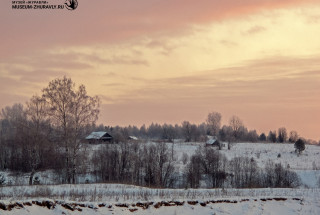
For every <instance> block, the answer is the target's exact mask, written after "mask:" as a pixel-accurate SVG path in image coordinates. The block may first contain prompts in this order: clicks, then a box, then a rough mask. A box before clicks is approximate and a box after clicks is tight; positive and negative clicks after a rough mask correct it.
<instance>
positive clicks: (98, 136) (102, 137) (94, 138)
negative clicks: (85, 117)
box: [86, 131, 112, 143]
mask: <svg viewBox="0 0 320 215" xmlns="http://www.w3.org/2000/svg"><path fill="white" fill-rule="evenodd" d="M86 140H87V141H88V142H89V143H106V142H111V141H112V136H111V135H110V134H108V133H107V132H105V131H98V132H92V133H91V134H90V135H89V136H87V137H86Z"/></svg>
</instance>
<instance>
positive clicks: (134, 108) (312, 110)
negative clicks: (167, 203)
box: [0, 0, 320, 140]
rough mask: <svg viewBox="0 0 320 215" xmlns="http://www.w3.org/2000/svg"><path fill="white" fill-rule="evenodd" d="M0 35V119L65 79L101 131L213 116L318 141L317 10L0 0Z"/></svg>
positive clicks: (177, 2) (275, 0) (266, 1)
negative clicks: (96, 110)
mask: <svg viewBox="0 0 320 215" xmlns="http://www.w3.org/2000/svg"><path fill="white" fill-rule="evenodd" d="M47 2H48V3H49V4H63V3H64V0H47ZM0 29H1V33H0V108H4V107H5V106H8V105H12V104H14V103H25V102H26V101H28V100H29V99H30V98H31V96H32V95H35V94H37V95H40V94H41V89H43V88H44V87H46V86H47V85H48V83H49V81H51V80H53V79H55V78H61V77H63V76H67V77H71V78H72V80H73V81H74V82H75V83H76V84H78V85H79V84H84V85H85V86H86V88H87V91H88V94H89V95H92V96H93V95H98V96H99V97H100V98H101V107H100V110H101V113H100V116H99V121H98V123H103V124H105V125H138V126H141V125H142V124H146V125H148V124H150V123H152V122H157V123H174V124H175V123H177V124H180V123H181V122H182V121H184V120H187V121H190V122H192V123H202V122H205V120H206V117H207V115H208V113H209V112H212V111H216V112H220V113H221V114H222V123H223V124H227V123H228V120H229V118H230V117H231V116H232V115H237V116H238V117H240V118H241V119H242V120H243V122H244V124H245V126H247V127H248V128H249V129H256V130H257V131H258V132H259V133H260V132H265V133H268V132H269V131H270V130H277V129H278V128H280V127H286V128H287V130H288V132H289V131H290V130H296V131H297V132H298V134H300V135H301V136H303V137H306V138H312V139H315V140H319V139H320V39H319V38H320V0H304V1H301V0H281V1H279V0H242V1H240V0H225V1H220V0H202V1H194V0H104V1H94V2H93V1H90V0H78V8H76V9H75V10H73V11H69V10H66V9H63V10H49V9H42V10H40V9H38V10H37V9H34V10H28V9H12V1H11V0H2V1H1V2H0Z"/></svg>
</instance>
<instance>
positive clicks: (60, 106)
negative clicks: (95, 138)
mask: <svg viewBox="0 0 320 215" xmlns="http://www.w3.org/2000/svg"><path fill="white" fill-rule="evenodd" d="M42 91H43V98H44V99H45V100H46V102H47V105H48V106H49V111H48V113H49V116H50V118H51V120H52V122H53V123H54V124H55V126H56V127H57V128H58V129H59V130H60V139H61V141H62V143H63V146H64V149H65V169H66V179H67V182H68V183H71V181H72V182H73V183H75V172H76V166H75V164H76V162H75V159H76V158H77V155H78V152H79V149H80V145H81V139H82V138H83V133H82V132H83V129H84V127H85V126H86V125H88V124H91V123H94V122H95V121H96V120H97V119H98V114H99V104H100V101H99V98H98V97H97V96H95V97H91V96H88V95H87V92H86V90H85V86H84V85H80V87H79V88H78V89H76V88H75V83H74V82H73V81H72V80H71V79H70V78H67V77H63V78H61V79H59V78H57V79H55V80H53V81H51V82H50V83H49V85H48V87H46V88H44V89H43V90H42Z"/></svg>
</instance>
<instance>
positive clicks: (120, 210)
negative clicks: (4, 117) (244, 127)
mask: <svg viewBox="0 0 320 215" xmlns="http://www.w3.org/2000/svg"><path fill="white" fill-rule="evenodd" d="M149 144H150V143H149ZM171 144H172V143H168V147H170V148H171V146H172V145H171ZM200 145H202V146H203V145H204V144H203V143H183V142H176V143H175V144H174V150H175V152H176V154H175V155H176V165H177V166H178V167H179V168H180V169H181V170H182V169H183V168H184V166H185V164H184V163H183V159H182V158H183V156H184V154H185V155H188V157H191V156H192V154H194V153H195V151H196V150H197V148H198V147H199V146H200ZM100 147H101V146H99V145H93V146H88V149H89V151H90V152H91V153H94V151H96V150H99V148H100ZM90 148H91V149H90ZM220 152H221V153H223V154H224V155H225V156H226V157H227V158H228V159H229V160H230V159H232V158H234V157H237V156H245V157H249V158H251V157H253V158H254V159H255V160H256V161H257V163H258V165H259V166H260V167H264V165H265V164H266V162H268V160H272V161H273V162H276V163H282V164H283V165H284V166H286V167H288V168H290V169H291V170H293V171H295V172H297V173H298V175H299V176H300V178H301V181H302V183H303V185H302V186H301V187H300V188H297V189H278V188H277V189H270V188H265V189H150V188H144V187H138V186H132V185H121V184H78V185H48V184H55V183H56V181H57V179H56V178H55V174H54V172H52V171H45V172H40V173H37V175H38V176H39V177H40V180H41V184H42V185H35V186H27V185H26V184H27V183H28V176H29V175H28V174H13V173H9V172H4V174H5V176H6V179H7V181H10V182H11V184H15V185H22V186H3V187H0V214H54V215H56V214H89V215H91V214H132V213H134V214H184V215H187V214H282V215H286V214H320V188H319V178H320V147H319V146H314V145H307V146H306V149H305V151H304V152H303V153H302V154H301V155H300V156H297V154H295V153H294V146H293V144H273V143H272V144H271V143H238V144H235V145H234V146H233V147H232V149H231V150H228V149H227V148H223V149H222V150H221V151H220ZM88 177H90V176H88ZM85 178H86V176H84V178H83V179H85ZM44 184H47V185H44ZM279 199H280V200H279ZM32 201H33V203H32ZM44 201H47V202H51V203H52V204H53V205H55V206H54V208H53V207H52V208H50V209H48V208H47V207H44V206H43V205H42V206H40V205H41V204H39V202H44ZM163 201H164V203H161V202H163ZM190 201H191V203H190V204H189V203H188V202H190ZM223 201H229V202H223ZM37 202H38V203H37ZM139 202H142V203H144V204H148V205H149V204H150V205H149V206H148V207H147V208H146V207H144V206H141V205H140V206H141V207H140V206H139V205H138V204H137V203H139ZM174 202H179V204H178V205H177V204H176V203H174ZM195 202H196V203H195ZM51 203H50V204H51ZM80 203H81V206H79V204H80ZM170 204H171V205H174V206H170V207H169V206H168V205H170ZM1 205H2V206H3V205H4V208H5V209H9V208H10V205H15V206H14V207H12V209H11V210H10V211H9V210H3V209H1V208H3V207H2V206H1ZM19 205H20V206H19ZM66 205H67V206H66ZM68 205H69V206H70V207H68ZM99 205H100V206H99ZM159 205H160V206H159ZM165 205H167V206H165ZM143 207H144V208H143Z"/></svg>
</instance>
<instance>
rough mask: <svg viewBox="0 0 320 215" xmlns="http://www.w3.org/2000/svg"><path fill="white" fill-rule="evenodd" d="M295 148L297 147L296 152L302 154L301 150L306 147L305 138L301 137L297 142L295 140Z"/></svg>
mask: <svg viewBox="0 0 320 215" xmlns="http://www.w3.org/2000/svg"><path fill="white" fill-rule="evenodd" d="M294 148H295V149H296V152H298V153H299V154H301V152H302V151H303V150H305V148H306V143H305V141H304V140H303V139H301V138H299V139H298V140H297V142H295V144H294Z"/></svg>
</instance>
